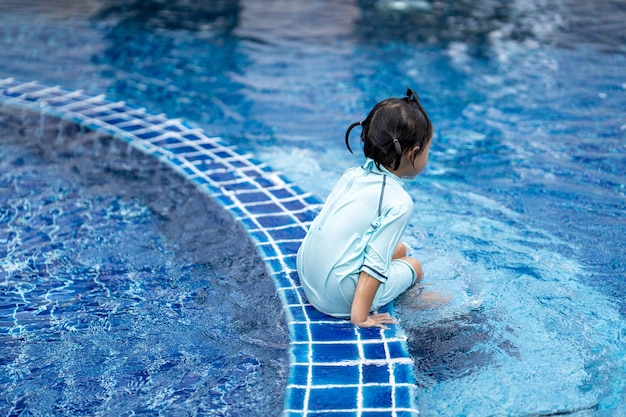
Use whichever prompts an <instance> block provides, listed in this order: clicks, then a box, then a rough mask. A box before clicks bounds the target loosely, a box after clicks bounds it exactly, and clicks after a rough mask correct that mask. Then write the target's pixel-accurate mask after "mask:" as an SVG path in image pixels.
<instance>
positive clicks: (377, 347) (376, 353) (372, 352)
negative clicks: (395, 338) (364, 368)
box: [363, 343, 387, 360]
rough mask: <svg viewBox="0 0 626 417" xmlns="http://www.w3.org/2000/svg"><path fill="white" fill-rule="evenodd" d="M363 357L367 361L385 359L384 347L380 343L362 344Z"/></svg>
mask: <svg viewBox="0 0 626 417" xmlns="http://www.w3.org/2000/svg"><path fill="white" fill-rule="evenodd" d="M363 357H364V358H365V359H368V360H380V359H385V358H386V357H387V354H386V353H385V345H383V344H382V343H364V344H363Z"/></svg>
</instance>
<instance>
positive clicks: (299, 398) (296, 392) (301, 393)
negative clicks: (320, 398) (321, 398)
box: [286, 388, 306, 410]
mask: <svg viewBox="0 0 626 417" xmlns="http://www.w3.org/2000/svg"><path fill="white" fill-rule="evenodd" d="M286 397H287V398H286V399H287V401H288V402H289V404H290V406H291V407H290V408H291V409H296V410H298V409H299V410H302V409H304V399H305V398H306V389H305V388H289V389H288V390H287V395H286Z"/></svg>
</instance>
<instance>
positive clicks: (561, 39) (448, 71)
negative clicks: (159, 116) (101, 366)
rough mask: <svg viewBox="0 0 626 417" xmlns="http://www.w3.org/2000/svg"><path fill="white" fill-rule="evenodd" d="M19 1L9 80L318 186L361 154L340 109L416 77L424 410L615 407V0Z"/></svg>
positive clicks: (6, 49)
mask: <svg viewBox="0 0 626 417" xmlns="http://www.w3.org/2000/svg"><path fill="white" fill-rule="evenodd" d="M374 3H375V4H374ZM21 4H22V6H20V5H18V4H11V2H5V3H4V4H3V6H2V7H3V8H4V9H3V13H2V17H1V18H0V19H2V22H3V29H2V42H3V48H2V50H1V51H0V59H1V61H0V62H1V64H0V74H1V75H2V78H4V77H11V76H18V77H19V78H21V79H26V80H31V79H32V80H38V81H40V82H44V83H46V84H49V85H56V84H59V85H61V86H62V87H64V88H68V89H83V90H84V91H86V92H87V93H89V94H92V95H94V96H95V95H98V94H101V93H105V94H106V95H107V96H108V97H111V99H113V100H125V101H126V102H127V103H129V104H130V105H131V106H134V107H146V108H148V109H149V110H150V112H152V113H159V112H165V113H167V114H168V116H170V117H182V118H184V119H185V120H187V121H189V122H191V123H193V124H195V125H197V126H200V127H202V128H203V129H204V130H206V131H207V132H209V133H210V134H211V135H218V136H221V137H223V138H225V140H227V141H228V143H230V144H233V145H237V146H239V147H240V148H241V149H243V150H244V151H250V152H252V153H253V154H254V155H255V156H256V157H258V158H259V159H261V160H262V161H264V162H266V163H267V164H269V166H271V167H272V168H274V169H276V170H280V171H283V172H284V174H285V175H286V176H288V177H289V178H290V179H291V180H293V181H294V182H295V183H296V184H298V185H299V186H300V187H301V188H303V189H304V190H307V191H311V192H313V193H314V194H316V195H318V196H320V197H324V195H325V194H326V193H327V192H328V191H329V189H330V187H331V186H332V183H333V181H334V179H335V178H336V177H337V176H338V175H339V174H340V173H341V172H342V171H343V169H345V168H346V167H347V166H350V165H353V164H356V163H359V158H358V156H357V157H352V156H351V155H349V154H347V153H346V152H345V150H344V149H342V146H343V145H342V141H341V136H342V134H343V131H344V129H345V127H346V126H347V125H348V124H349V123H351V122H352V121H355V120H358V119H359V118H362V117H363V116H364V113H365V112H366V111H367V109H369V108H370V107H371V105H372V104H373V103H375V102H376V101H377V100H379V99H381V98H384V97H387V96H390V95H399V94H401V93H402V92H403V89H404V88H405V87H406V85H407V84H410V85H411V86H412V87H413V88H415V89H417V90H418V91H419V92H420V95H421V96H422V97H423V100H424V104H425V107H426V108H427V109H428V110H429V112H430V114H431V116H432V118H433V121H434V124H435V128H436V139H435V144H434V146H433V150H432V158H431V163H430V166H429V168H428V169H427V171H426V172H425V173H424V175H423V176H422V177H420V178H419V179H418V180H416V181H415V183H414V187H413V191H412V192H413V196H414V198H415V200H416V203H417V204H416V207H417V209H416V213H415V216H414V220H413V222H412V225H411V228H410V231H409V236H408V239H409V241H410V243H412V244H413V245H414V247H416V248H417V249H418V253H419V254H420V256H421V259H422V260H423V261H424V265H425V269H426V272H427V278H426V280H425V283H424V288H423V289H422V291H423V292H426V291H436V292H441V293H446V294H449V295H450V296H451V302H450V303H448V304H446V305H443V306H435V307H430V308H427V307H428V306H424V305H423V304H420V302H419V294H413V295H414V296H413V297H412V296H411V294H409V295H408V296H407V297H405V298H404V299H402V300H400V301H399V302H398V303H397V305H396V312H397V315H398V316H399V317H400V318H401V320H402V322H401V325H402V328H403V329H404V330H405V331H406V333H407V336H408V339H407V341H408V347H409V352H410V353H411V355H412V357H413V359H414V363H415V369H416V370H415V376H416V379H417V392H416V402H417V406H418V408H419V409H420V410H421V412H422V414H424V415H438V414H448V415H461V414H465V415H485V414H487V415H489V414H507V415H528V414H531V415H532V414H533V413H534V414H549V413H566V412H570V413H573V412H576V410H579V411H578V412H579V413H581V414H582V415H585V413H586V414H589V415H619V414H620V413H622V414H623V413H624V407H625V405H624V401H623V392H624V374H625V368H626V365H625V363H624V359H623V358H624V351H625V349H624V334H625V330H624V324H625V322H624V313H625V311H626V308H625V304H624V301H623V299H624V297H623V296H624V293H625V288H624V245H623V243H622V242H623V235H624V229H625V227H624V171H625V163H624V158H623V153H624V135H625V133H624V132H625V131H626V128H625V127H624V126H626V121H625V120H624V109H625V108H626V105H625V103H626V98H625V96H626V79H624V75H623V74H625V73H626V71H625V67H626V64H625V58H624V44H625V42H624V33H623V29H622V24H621V23H620V22H623V6H621V5H620V4H619V3H618V2H603V3H602V4H601V5H598V4H593V3H590V2H583V1H569V2H560V3H558V4H553V3H551V2H543V1H535V2H521V1H520V2H506V3H501V2H488V1H481V2H471V4H470V3H467V4H466V3H465V2H455V3H454V4H455V6H453V5H447V4H445V3H428V2H409V1H407V2H384V1H379V2H371V3H370V2H366V1H361V2H342V4H341V5H336V4H332V5H329V4H328V3H327V2H319V3H313V4H309V3H306V4H300V3H299V2H298V3H294V2H291V3H289V6H287V5H286V4H285V3H283V2H264V3H263V4H262V5H261V3H258V2H253V1H247V2H246V1H241V2H233V3H231V5H232V9H228V10H222V11H221V12H220V14H218V15H219V16H220V17H219V18H215V19H213V18H211V15H210V14H209V13H205V14H202V16H203V18H202V19H195V18H192V17H190V14H189V13H187V14H185V8H184V7H183V8H172V7H170V9H168V8H167V7H162V8H161V9H158V10H157V9H154V10H151V11H150V14H145V13H143V12H144V11H145V10H144V9H142V8H141V7H140V5H139V4H134V3H130V4H127V5H125V6H124V7H122V6H121V5H120V3H119V2H97V3H96V2H94V3H91V2H83V3H81V5H80V6H76V5H74V6H73V7H72V8H69V7H64V8H63V9H64V12H63V13H60V12H59V11H58V7H57V8H55V4H56V5H58V4H63V2H56V3H50V2H47V3H46V4H48V6H42V5H38V2H30V3H29V2H27V3H24V2H21ZM24 4H25V5H26V6H28V7H25V6H24ZM42 4H44V3H42ZM401 5H404V6H405V7H404V8H405V10H404V11H400V10H393V9H394V7H395V8H398V7H399V6H401ZM35 6H37V7H39V9H37V8H36V7H35ZM64 6H67V4H65V5H64ZM155 7H156V6H155ZM41 8H44V9H41ZM429 8H430V10H429ZM172 9H173V10H172ZM35 10H36V13H35V12H34V11H35ZM168 10H169V12H168ZM5 11H6V12H5ZM20 16H26V17H25V19H28V21H29V22H33V24H32V25H29V26H25V25H23V24H22V23H20V22H19V18H20ZM168 16H169V18H168ZM171 16H174V17H173V18H171ZM305 17H306V18H305ZM420 19H421V20H420ZM416 21H419V22H422V23H423V24H422V25H421V26H419V27H416V26H415V22H416ZM177 22H183V23H185V24H182V23H180V24H178V23H177ZM369 22H374V23H369ZM371 27H375V28H385V30H382V29H381V30H379V31H375V32H374V31H372V30H371ZM76 33H79V34H80V42H78V41H77V39H76ZM68 66H69V68H70V69H68ZM287 110H288V111H287Z"/></svg>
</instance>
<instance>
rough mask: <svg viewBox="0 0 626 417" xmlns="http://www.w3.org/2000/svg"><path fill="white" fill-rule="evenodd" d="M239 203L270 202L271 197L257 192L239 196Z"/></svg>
mask: <svg viewBox="0 0 626 417" xmlns="http://www.w3.org/2000/svg"><path fill="white" fill-rule="evenodd" d="M239 201H241V202H243V203H254V202H258V201H270V196H269V195H267V194H266V193H264V192H261V191H257V192H253V193H245V194H240V195H239Z"/></svg>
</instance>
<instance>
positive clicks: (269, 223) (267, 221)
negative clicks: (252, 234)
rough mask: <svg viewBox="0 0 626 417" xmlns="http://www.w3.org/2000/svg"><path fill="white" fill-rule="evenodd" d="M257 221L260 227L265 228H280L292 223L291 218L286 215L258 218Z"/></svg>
mask: <svg viewBox="0 0 626 417" xmlns="http://www.w3.org/2000/svg"><path fill="white" fill-rule="evenodd" d="M257 220H258V222H259V223H260V224H261V226H263V227H267V228H272V227H280V226H284V225H289V224H292V223H293V219H292V218H291V216H287V215H278V216H259V217H257Z"/></svg>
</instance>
